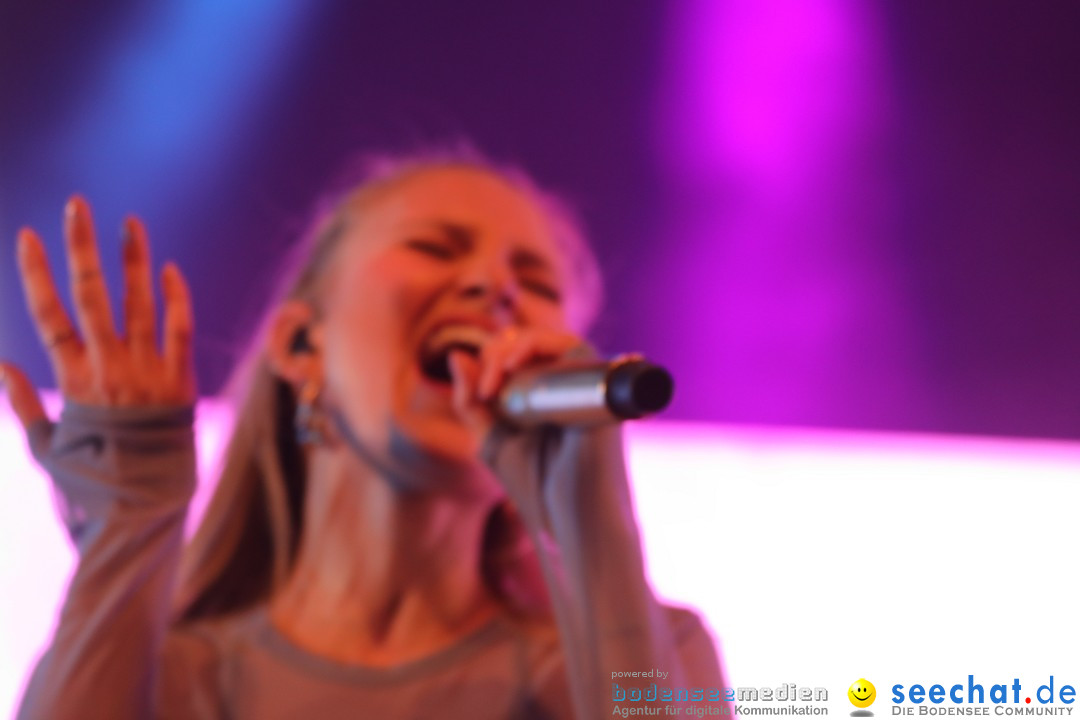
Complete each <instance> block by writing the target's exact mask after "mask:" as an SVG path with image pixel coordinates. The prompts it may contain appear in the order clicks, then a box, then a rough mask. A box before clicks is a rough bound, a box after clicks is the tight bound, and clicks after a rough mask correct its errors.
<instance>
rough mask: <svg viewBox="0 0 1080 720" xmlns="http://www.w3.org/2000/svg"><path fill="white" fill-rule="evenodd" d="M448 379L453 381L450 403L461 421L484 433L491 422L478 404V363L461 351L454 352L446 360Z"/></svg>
mask: <svg viewBox="0 0 1080 720" xmlns="http://www.w3.org/2000/svg"><path fill="white" fill-rule="evenodd" d="M447 362H448V363H449V366H450V377H451V379H452V380H453V396H452V402H453V405H454V409H455V410H457V412H458V414H459V415H460V416H461V418H462V419H463V420H465V421H466V422H467V423H468V424H469V425H470V426H472V427H473V428H475V429H476V430H477V431H478V432H480V433H484V432H486V431H487V429H488V428H490V427H491V424H492V422H493V420H492V416H491V412H490V411H489V410H488V409H487V407H486V406H484V405H482V404H481V403H480V402H479V399H478V397H477V394H476V387H477V383H478V382H479V380H480V363H479V361H478V360H477V359H476V358H474V357H472V356H471V355H469V354H468V353H466V352H463V351H461V350H454V351H452V352H451V353H450V356H449V357H448V358H447Z"/></svg>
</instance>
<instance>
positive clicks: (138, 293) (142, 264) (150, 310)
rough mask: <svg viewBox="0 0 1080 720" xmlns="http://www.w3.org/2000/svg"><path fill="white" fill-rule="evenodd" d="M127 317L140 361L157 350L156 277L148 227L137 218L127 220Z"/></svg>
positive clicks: (131, 341) (129, 338) (131, 344)
mask: <svg viewBox="0 0 1080 720" xmlns="http://www.w3.org/2000/svg"><path fill="white" fill-rule="evenodd" d="M123 236H124V249H123V255H124V317H125V322H126V326H127V341H128V347H130V348H131V351H132V355H133V357H134V358H135V359H136V361H138V360H140V359H143V358H149V357H153V356H154V354H155V352H156V350H157V327H156V320H155V313H156V310H155V308H154V286H153V276H152V274H151V271H150V268H151V263H150V243H149V241H148V240H147V238H146V228H145V227H144V226H143V224H142V223H141V222H139V220H138V219H137V218H134V217H128V218H126V219H125V220H124V228H123Z"/></svg>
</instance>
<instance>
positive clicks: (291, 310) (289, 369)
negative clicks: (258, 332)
mask: <svg viewBox="0 0 1080 720" xmlns="http://www.w3.org/2000/svg"><path fill="white" fill-rule="evenodd" d="M299 333H304V335H305V337H306V346H305V347H303V348H299V349H298V348H297V342H296V341H297V336H298V334H299ZM266 357H267V359H268V360H269V362H270V368H271V370H273V372H274V374H275V375H277V376H278V377H280V378H281V379H283V380H285V381H286V382H288V383H289V384H290V385H293V386H299V385H302V384H304V383H305V382H310V381H313V380H314V381H316V382H321V380H322V325H321V323H319V321H318V320H317V319H316V317H315V311H314V310H313V309H312V307H311V305H309V304H308V303H307V302H305V301H303V300H287V301H285V302H284V303H282V304H281V305H279V306H278V308H277V310H275V311H274V314H273V316H272V317H271V319H270V331H269V332H268V333H267V336H266Z"/></svg>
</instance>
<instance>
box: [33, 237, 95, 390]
mask: <svg viewBox="0 0 1080 720" xmlns="http://www.w3.org/2000/svg"><path fill="white" fill-rule="evenodd" d="M17 255H18V262H19V277H20V279H21V280H22V286H23V295H24V296H25V297H26V307H27V309H28V310H29V313H30V317H31V319H33V321H34V327H35V329H36V330H37V333H38V337H39V338H41V343H42V345H44V346H45V351H46V352H47V353H48V355H49V362H50V363H51V364H52V367H53V372H54V373H55V375H56V381H57V383H58V384H59V385H60V387H65V386H66V382H65V380H66V378H67V377H69V376H70V375H71V374H72V372H73V370H74V365H75V364H76V363H77V362H78V361H79V360H80V358H81V357H82V353H83V345H82V340H80V339H79V336H78V333H77V332H76V331H75V326H74V324H73V323H72V322H71V318H70V317H69V316H68V313H67V310H65V309H64V303H63V302H61V300H60V293H59V292H57V289H56V283H55V282H54V281H53V274H52V271H51V270H50V269H49V259H48V257H47V256H46V254H45V247H44V245H43V244H42V242H41V238H39V237H38V236H37V233H35V232H34V231H33V230H31V229H30V228H22V229H21V230H19V235H18V240H17Z"/></svg>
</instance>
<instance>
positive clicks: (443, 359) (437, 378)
mask: <svg viewBox="0 0 1080 720" xmlns="http://www.w3.org/2000/svg"><path fill="white" fill-rule="evenodd" d="M453 350H463V351H465V352H467V353H469V354H470V355H472V356H473V357H477V356H479V355H480V348H479V347H477V346H476V345H470V344H468V343H464V342H454V343H451V344H449V345H447V346H446V347H443V348H440V349H439V350H437V351H435V352H430V353H421V354H420V372H421V373H422V374H423V375H424V377H426V378H427V379H428V380H433V381H434V382H437V383H444V384H446V385H449V384H450V383H451V382H452V381H453V377H451V375H450V352H451V351H453Z"/></svg>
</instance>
